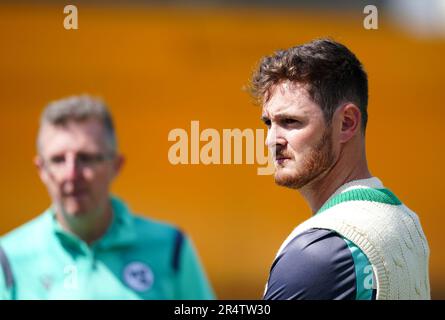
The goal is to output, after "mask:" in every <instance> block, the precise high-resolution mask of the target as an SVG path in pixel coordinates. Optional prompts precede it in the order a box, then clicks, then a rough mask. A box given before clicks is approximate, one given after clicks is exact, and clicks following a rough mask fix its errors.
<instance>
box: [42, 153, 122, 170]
mask: <svg viewBox="0 0 445 320" xmlns="http://www.w3.org/2000/svg"><path fill="white" fill-rule="evenodd" d="M114 157H115V154H114V153H108V154H103V153H87V152H82V153H77V154H75V158H74V161H75V166H78V167H79V168H91V169H94V168H95V167H97V166H99V165H101V164H102V163H104V162H106V161H109V160H112V159H114ZM67 158H69V155H65V154H58V155H54V156H52V157H50V158H49V159H46V160H44V162H43V163H44V165H45V166H46V167H47V168H49V169H51V170H52V171H57V172H59V171H62V170H63V169H64V168H65V167H66V164H67V162H68V161H69V160H68V159H67Z"/></svg>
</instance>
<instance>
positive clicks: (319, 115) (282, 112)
mask: <svg viewBox="0 0 445 320" xmlns="http://www.w3.org/2000/svg"><path fill="white" fill-rule="evenodd" d="M262 118H263V121H264V122H265V124H266V125H267V127H268V129H269V130H268V134H267V139H266V144H267V146H268V147H269V149H270V151H271V152H272V154H273V155H274V160H275V162H274V163H275V169H276V170H275V182H276V183H277V184H279V185H282V186H286V187H290V188H295V189H299V188H302V187H304V186H305V185H307V184H308V183H311V182H313V181H315V179H317V178H319V177H322V176H323V174H324V173H326V172H327V171H328V170H329V169H330V168H331V167H332V165H333V164H334V160H335V155H334V153H333V150H332V130H331V128H330V127H327V126H326V122H325V120H324V116H323V112H322V110H321V108H320V107H319V106H318V105H317V104H316V103H315V102H314V101H312V99H311V98H310V96H309V94H308V93H307V91H306V90H305V89H304V88H303V87H302V86H301V85H296V84H292V83H290V82H288V81H287V82H282V83H280V84H278V85H276V86H274V87H273V88H272V90H271V92H270V99H269V100H268V101H267V102H266V103H265V104H264V106H263V115H262Z"/></svg>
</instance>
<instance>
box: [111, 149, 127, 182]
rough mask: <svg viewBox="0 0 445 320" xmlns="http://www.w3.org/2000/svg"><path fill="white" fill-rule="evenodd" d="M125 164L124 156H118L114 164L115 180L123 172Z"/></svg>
mask: <svg viewBox="0 0 445 320" xmlns="http://www.w3.org/2000/svg"><path fill="white" fill-rule="evenodd" d="M124 164H125V157H124V156H123V155H122V154H117V155H116V157H115V158H114V162H113V166H114V170H113V171H114V174H113V178H115V177H116V176H117V175H118V174H119V173H120V172H121V171H122V168H123V166H124Z"/></svg>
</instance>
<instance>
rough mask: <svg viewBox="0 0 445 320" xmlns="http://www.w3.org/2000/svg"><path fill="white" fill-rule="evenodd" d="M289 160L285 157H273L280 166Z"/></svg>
mask: <svg viewBox="0 0 445 320" xmlns="http://www.w3.org/2000/svg"><path fill="white" fill-rule="evenodd" d="M289 159H290V157H285V156H277V157H275V161H276V162H277V163H278V164H282V163H284V162H285V161H286V160H289Z"/></svg>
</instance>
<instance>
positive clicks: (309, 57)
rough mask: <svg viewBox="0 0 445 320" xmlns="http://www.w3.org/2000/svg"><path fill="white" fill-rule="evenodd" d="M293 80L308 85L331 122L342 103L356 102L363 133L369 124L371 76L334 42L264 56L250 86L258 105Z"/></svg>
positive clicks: (325, 41) (312, 95) (329, 40)
mask: <svg viewBox="0 0 445 320" xmlns="http://www.w3.org/2000/svg"><path fill="white" fill-rule="evenodd" d="M286 80H289V81H291V82H294V83H301V84H303V85H305V86H306V88H307V90H308V93H309V95H310V97H311V98H312V100H313V101H314V102H316V103H317V104H318V105H319V106H320V107H321V109H322V111H323V114H324V117H325V120H326V122H327V123H330V122H331V120H332V116H333V114H334V112H335V110H336V109H337V108H338V107H339V106H340V104H341V103H345V102H352V103H354V104H355V105H356V106H357V107H358V108H359V109H360V111H361V114H362V130H363V132H364V131H365V129H366V123H367V121H368V112H367V106H368V77H367V75H366V72H365V70H364V68H363V65H362V64H361V63H360V61H359V60H358V59H357V57H356V56H355V55H354V54H353V53H352V52H351V51H350V50H349V49H348V48H346V47H345V46H344V45H342V44H340V43H338V42H336V41H334V40H331V39H317V40H314V41H311V42H309V43H306V44H303V45H300V46H296V47H292V48H289V49H287V50H279V51H277V52H275V53H274V54H273V55H271V56H266V57H264V58H263V59H262V60H261V62H260V64H259V67H258V68H257V70H256V71H255V72H254V75H253V77H252V80H251V84H250V91H251V93H252V95H253V96H254V98H256V99H257V101H258V102H260V103H264V102H267V101H268V100H269V98H270V90H271V87H272V86H274V85H276V84H278V83H280V82H282V81H286Z"/></svg>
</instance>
